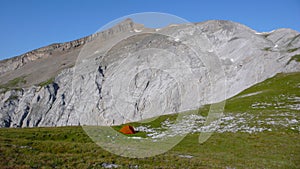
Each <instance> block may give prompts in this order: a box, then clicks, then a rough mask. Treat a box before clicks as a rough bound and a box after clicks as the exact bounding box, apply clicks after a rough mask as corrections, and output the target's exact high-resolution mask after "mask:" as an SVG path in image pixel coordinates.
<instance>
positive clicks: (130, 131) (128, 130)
mask: <svg viewBox="0 0 300 169" xmlns="http://www.w3.org/2000/svg"><path fill="white" fill-rule="evenodd" d="M120 132H121V133H123V134H135V131H134V128H133V127H132V126H130V125H126V126H123V127H122V128H121V129H120Z"/></svg>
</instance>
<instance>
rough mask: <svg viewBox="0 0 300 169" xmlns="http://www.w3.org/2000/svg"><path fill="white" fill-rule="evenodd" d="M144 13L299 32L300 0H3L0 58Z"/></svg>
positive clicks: (0, 19)
mask: <svg viewBox="0 0 300 169" xmlns="http://www.w3.org/2000/svg"><path fill="white" fill-rule="evenodd" d="M140 12H163V13H169V14H173V15H176V16H179V17H182V18H184V19H186V20H188V21H190V22H202V21H206V20H210V19H222V20H231V21H235V22H239V23H242V24H245V25H247V26H249V27H251V28H252V29H254V30H257V31H271V30H273V29H277V28H292V29H294V30H297V31H300V0H194V1H192V0H190V1H189V0H97V1H96V0H95V1H91V0H90V1H89V0H86V1H84V0H1V1H0V37H1V38H0V59H1V60H2V59H5V58H9V57H13V56H16V55H20V54H22V53H25V52H27V51H30V50H33V49H36V48H39V47H42V46H46V45H49V44H51V43H57V42H66V41H70V40H74V39H78V38H80V37H83V36H86V35H89V34H92V33H94V32H95V31H97V30H98V29H99V28H100V27H102V26H104V25H105V24H107V23H109V22H111V21H112V20H114V19H117V18H120V17H123V16H125V15H130V14H133V13H140Z"/></svg>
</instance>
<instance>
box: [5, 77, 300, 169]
mask: <svg viewBox="0 0 300 169" xmlns="http://www.w3.org/2000/svg"><path fill="white" fill-rule="evenodd" d="M299 79H300V74H299V73H289V74H278V75H276V76H275V77H273V78H270V79H267V80H265V81H263V82H261V83H258V84H257V85H255V86H253V87H250V88H248V89H246V90H244V91H243V92H241V93H239V94H238V95H237V96H235V97H232V98H230V99H228V100H227V101H226V107H225V111H224V115H223V117H222V118H221V120H220V121H219V123H217V124H218V127H217V128H216V130H215V132H214V134H213V135H212V136H211V137H210V138H209V139H208V140H207V141H206V142H204V143H202V144H199V143H198V137H199V134H200V133H201V132H203V130H204V129H205V127H204V126H203V120H201V119H202V118H203V117H205V116H206V115H207V114H208V111H209V105H206V106H204V107H203V108H201V109H199V110H195V111H191V112H186V113H185V114H184V116H183V117H197V118H193V119H191V118H186V119H191V121H190V123H177V124H174V123H173V122H174V121H175V119H176V117H177V116H178V115H177V114H175V115H166V116H161V117H160V118H158V119H156V120H154V121H150V122H147V123H140V122H138V123H131V125H133V126H134V127H135V128H136V129H139V130H140V132H138V133H137V134H135V135H132V136H130V137H129V138H127V139H130V138H131V140H137V141H138V140H141V139H137V138H139V137H142V138H148V139H159V137H160V136H162V134H165V135H164V137H170V135H169V134H172V133H171V132H176V133H177V134H183V133H184V132H186V131H189V132H191V133H190V134H188V135H187V136H186V137H185V138H184V139H183V140H182V141H181V142H180V143H179V144H178V145H176V146H175V147H173V148H172V149H171V150H170V151H168V152H166V153H164V154H161V155H158V156H154V157H147V158H141V159H140V158H126V157H120V156H117V155H114V154H112V153H109V152H108V151H106V150H104V149H101V148H99V147H98V145H97V144H96V143H97V142H96V143H95V142H93V141H95V140H91V138H90V137H89V136H88V135H86V133H85V132H84V130H82V128H81V127H50V128H49V127H48V128H24V129H12V128H9V129H7V128H2V129H0V157H1V158H0V159H1V160H0V168H41V167H46V168H47V167H49V168H54V167H57V168H105V167H109V166H110V165H111V166H115V167H117V168H153V166H155V167H156V168H236V169H239V168H253V169H254V168H299V167H300V162H299V159H300V151H299V149H300V142H299V132H300V128H299V121H300V114H299V105H300V100H299V98H300V93H299V90H298V89H299V85H300V81H299ZM282 86H284V87H282ZM183 119H185V118H183ZM167 121H168V122H169V123H166V122H167ZM180 124H183V125H181V126H179V125H180ZM188 124H193V125H188ZM214 124H216V123H214ZM120 127H121V126H115V127H114V128H115V129H116V130H117V129H119V128H120ZM165 127H168V128H171V130H169V133H168V132H166V130H165ZM175 127H176V128H175ZM176 129H177V130H176ZM178 129H179V130H178ZM206 129H209V128H206ZM211 129H212V128H211ZM119 143H122V142H117V143H116V144H115V146H116V148H117V147H119V148H121V147H123V144H122V145H120V144H119ZM153 148H154V147H153ZM28 156H30V158H28Z"/></svg>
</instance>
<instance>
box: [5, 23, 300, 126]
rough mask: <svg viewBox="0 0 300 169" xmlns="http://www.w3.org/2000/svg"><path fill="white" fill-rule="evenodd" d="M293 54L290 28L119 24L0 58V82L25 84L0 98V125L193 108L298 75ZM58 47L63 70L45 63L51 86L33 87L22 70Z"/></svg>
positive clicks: (99, 119)
mask: <svg viewBox="0 0 300 169" xmlns="http://www.w3.org/2000/svg"><path fill="white" fill-rule="evenodd" d="M299 49H300V35H299V33H298V32H296V31H293V30H290V29H279V30H275V31H272V32H267V33H258V32H256V31H254V30H252V29H250V28H248V27H246V26H244V25H241V24H238V23H234V22H230V21H207V22H203V23H196V24H181V25H170V26H167V27H164V28H161V29H149V28H144V27H143V26H141V25H139V24H135V23H133V22H132V21H131V20H130V19H127V20H125V21H124V22H122V23H120V24H118V25H116V26H115V27H113V28H111V29H108V30H106V31H103V32H99V33H96V34H94V35H91V36H88V37H85V38H82V39H79V40H76V41H72V42H67V43H63V44H55V45H50V46H48V47H44V48H41V49H38V50H36V51H32V52H29V53H27V54H24V55H21V56H19V57H16V58H13V59H10V60H6V61H2V62H1V63H0V64H1V68H0V76H1V78H2V79H5V78H7V79H13V78H15V77H16V75H15V76H13V75H14V74H18V73H14V72H18V71H21V70H22V72H26V73H27V74H28V75H27V74H22V76H25V77H26V78H27V81H28V80H30V78H32V79H33V80H30V82H32V83H30V84H29V85H28V84H27V85H25V86H23V87H22V88H18V89H10V90H8V91H5V92H2V93H1V94H0V127H35V126H67V125H115V124H122V123H126V122H130V121H139V120H143V119H147V118H151V117H155V116H159V115H163V114H169V113H176V112H182V111H186V110H191V109H196V108H198V107H200V106H202V105H204V104H209V103H215V102H219V101H222V100H225V99H226V98H229V97H232V96H234V95H236V94H238V93H239V92H241V91H242V90H244V89H246V88H248V87H250V86H252V85H254V84H256V83H258V82H261V81H263V80H265V79H267V78H270V77H272V76H274V75H275V74H277V73H280V72H295V71H300V65H299V62H297V61H296V60H293V57H294V56H296V55H299V53H300V50H299ZM58 50H59V52H56V54H57V56H55V57H57V58H60V57H63V56H65V60H68V63H67V65H69V66H68V67H55V66H53V69H51V70H49V71H51V72H53V73H51V76H55V79H54V80H53V82H51V83H50V84H47V85H45V86H41V85H37V84H38V83H39V82H41V80H40V78H39V77H38V75H35V76H33V75H32V71H37V70H35V69H29V68H26V65H29V64H34V63H36V62H38V61H41V60H43V59H45V58H51V59H53V58H55V57H54V56H51V55H50V54H49V51H51V52H52V54H53V53H55V51H58ZM74 51H77V52H74ZM61 53H63V54H62V55H60V54H61ZM66 58H68V59H66ZM60 59H61V58H60ZM20 60H23V61H20ZM50 61H53V60H48V61H47V60H44V61H43V62H41V63H44V67H47V64H50V63H49V62H50ZM51 63H52V62H51ZM40 69H43V67H40V68H38V70H40ZM29 74H30V75H29ZM49 76H50V75H49ZM49 76H48V77H49ZM35 78H36V79H35ZM7 79H6V81H7ZM43 80H45V79H43ZM0 82H3V81H0Z"/></svg>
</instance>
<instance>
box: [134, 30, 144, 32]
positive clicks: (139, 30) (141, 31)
mask: <svg viewBox="0 0 300 169" xmlns="http://www.w3.org/2000/svg"><path fill="white" fill-rule="evenodd" d="M134 32H142V30H139V29H134Z"/></svg>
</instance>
